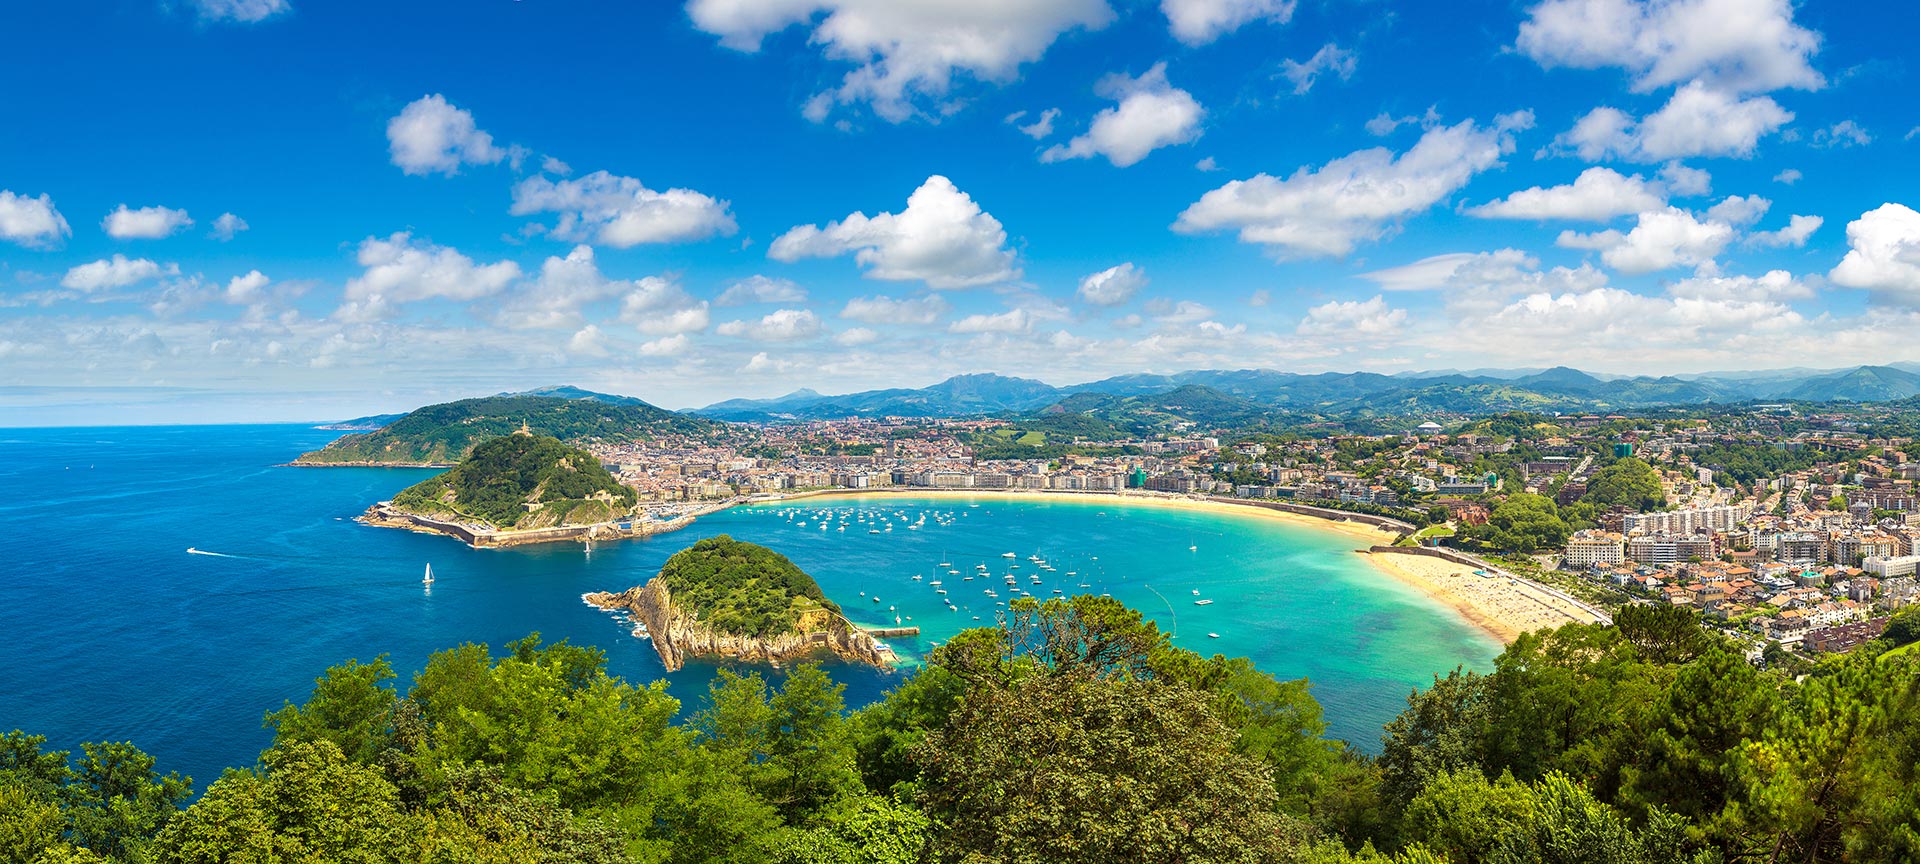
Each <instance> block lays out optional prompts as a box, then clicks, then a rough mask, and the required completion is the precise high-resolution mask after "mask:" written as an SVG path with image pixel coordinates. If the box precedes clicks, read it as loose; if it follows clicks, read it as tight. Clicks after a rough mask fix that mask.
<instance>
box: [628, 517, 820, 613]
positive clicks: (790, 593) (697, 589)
mask: <svg viewBox="0 0 1920 864" xmlns="http://www.w3.org/2000/svg"><path fill="white" fill-rule="evenodd" d="M660 580H661V582H662V583H663V584H665V585H666V587H667V591H668V592H670V593H671V594H672V595H673V602H674V605H675V606H677V607H680V608H684V609H689V610H692V611H693V612H694V614H696V615H698V616H699V618H700V623H702V624H705V625H706V626H707V627H708V628H709V629H711V630H714V631H716V632H720V633H731V634H735V635H739V636H756V637H766V636H772V635H775V634H778V633H785V632H788V631H790V630H792V629H793V628H794V626H795V625H796V624H797V623H798V622H799V620H800V614H801V613H802V612H803V611H805V610H807V609H810V608H816V607H824V608H826V609H828V610H829V611H832V612H835V613H838V612H839V611H840V607H839V606H837V605H835V604H834V602H833V601H831V600H828V599H827V595H826V594H825V593H824V592H822V591H821V590H820V585H819V583H817V582H815V581H813V577H811V576H808V575H807V574H806V571H804V570H801V569H800V568H799V567H798V566H796V565H795V564H794V563H793V562H792V561H789V560H787V556H785V555H781V554H780V553H778V552H775V551H773V550H772V549H768V548H767V547H765V546H760V545H756V544H753V543H743V542H741V541H738V540H735V539H733V538H732V537H730V536H728V535H725V534H721V535H719V536H717V537H708V538H706V539H704V540H701V541H699V542H697V543H695V544H693V545H692V546H689V547H687V548H685V549H682V550H680V551H679V552H676V553H674V554H673V557H671V558H668V559H667V563H666V564H665V565H664V566H662V567H661V568H660Z"/></svg>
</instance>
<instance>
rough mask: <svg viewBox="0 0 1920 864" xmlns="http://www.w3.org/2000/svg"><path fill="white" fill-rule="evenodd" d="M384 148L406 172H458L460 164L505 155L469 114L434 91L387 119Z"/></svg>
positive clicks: (491, 161) (493, 160)
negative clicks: (385, 147)
mask: <svg viewBox="0 0 1920 864" xmlns="http://www.w3.org/2000/svg"><path fill="white" fill-rule="evenodd" d="M387 149H388V151H389V152H390V153H391V154H392V158H393V164H395V165H398V166H400V170H401V171H403V172H405V173H407V174H433V173H440V174H458V173H459V172H460V166H461V165H492V164H494V163H496V162H499V161H500V160H502V159H505V158H507V151H505V150H502V149H500V148H499V147H495V146H493V136H492V135H488V134H487V133H485V132H483V131H481V130H480V128H479V127H478V126H476V125H475V124H474V122H473V115H472V114H470V113H468V112H466V111H464V110H462V109H459V108H455V107H454V106H453V105H452V104H451V103H449V102H447V99H446V97H445V96H442V95H440V94H438V93H434V94H432V95H429V96H422V97H420V98H418V99H415V100H413V101H412V102H409V103H407V107H405V108H402V109H400V113H399V114H397V115H394V118H393V119H392V120H389V121H387Z"/></svg>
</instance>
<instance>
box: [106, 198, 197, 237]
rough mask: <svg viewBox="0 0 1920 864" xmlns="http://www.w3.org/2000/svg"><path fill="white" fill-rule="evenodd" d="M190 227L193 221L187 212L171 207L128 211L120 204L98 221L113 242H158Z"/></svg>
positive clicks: (125, 206)
mask: <svg viewBox="0 0 1920 864" xmlns="http://www.w3.org/2000/svg"><path fill="white" fill-rule="evenodd" d="M191 227H193V220H192V219H191V218H189V217H188V216H187V211H185V210H175V209H173V208H171V207H142V208H140V209H138V210H130V209H128V208H127V205H125V204H122V205H120V206H119V207H116V208H114V211H113V212H112V213H108V214H107V218H105V219H102V220H100V228H101V229H102V230H104V231H106V232H107V236H109V237H112V238H113V239H115V240H158V239H160V238H162V237H165V236H167V235H169V234H172V233H173V232H175V231H178V230H180V229H182V228H191Z"/></svg>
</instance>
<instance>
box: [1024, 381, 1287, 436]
mask: <svg viewBox="0 0 1920 864" xmlns="http://www.w3.org/2000/svg"><path fill="white" fill-rule="evenodd" d="M1275 413H1276V412H1275V411H1274V410H1273V409H1271V408H1268V407H1266V406H1264V405H1261V404H1259V403H1257V402H1253V401H1251V400H1247V399H1242V398H1240V397H1238V396H1233V395H1231V394H1227V393H1222V392H1220V391H1219V390H1215V389H1213V388H1212V387H1207V386H1205V385H1201V384H1183V385H1181V386H1179V387H1175V388H1174V389H1172V390H1167V391H1164V392H1161V393H1143V394H1136V395H1132V396H1113V395H1108V394H1104V393H1092V392H1084V393H1075V394H1073V395H1071V396H1068V397H1067V398H1065V399H1062V400H1060V401H1059V402H1057V403H1054V404H1053V405H1049V406H1047V407H1046V408H1043V409H1041V410H1040V411H1039V412H1037V416H1039V417H1042V418H1055V417H1062V416H1070V415H1086V416H1088V417H1091V418H1093V419H1095V420H1098V421H1101V422H1103V423H1105V424H1109V425H1111V426H1112V427H1114V428H1116V429H1119V430H1122V431H1125V432H1126V433H1128V434H1131V435H1144V434H1148V433H1152V432H1171V431H1179V430H1181V429H1182V428H1186V427H1191V428H1193V429H1196V430H1208V429H1218V428H1223V427H1229V426H1243V425H1246V424H1247V423H1250V422H1254V421H1258V420H1263V419H1267V418H1269V417H1272V416H1274V414H1275Z"/></svg>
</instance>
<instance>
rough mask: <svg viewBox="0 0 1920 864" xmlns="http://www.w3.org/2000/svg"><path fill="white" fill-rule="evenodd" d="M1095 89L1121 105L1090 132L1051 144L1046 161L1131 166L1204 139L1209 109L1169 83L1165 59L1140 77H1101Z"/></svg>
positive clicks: (1099, 117)
mask: <svg viewBox="0 0 1920 864" xmlns="http://www.w3.org/2000/svg"><path fill="white" fill-rule="evenodd" d="M1094 92H1096V93H1098V94H1100V95H1101V96H1103V97H1105V98H1108V99H1112V100H1114V101H1116V102H1118V103H1119V104H1117V105H1115V106H1114V107H1112V108H1107V109H1103V110H1102V111H1101V112H1100V113H1098V114H1096V115H1094V117H1093V124H1092V125H1091V126H1089V127H1088V128H1087V132H1086V134H1085V135H1077V136H1074V138H1073V140H1071V141H1068V142H1067V143H1065V144H1055V145H1054V146H1052V147H1049V148H1047V149H1046V151H1045V152H1043V153H1041V154H1040V161H1042V162H1059V161H1061V160H1064V159H1086V158H1090V157H1092V156H1094V155H1100V156H1105V157H1107V161H1109V162H1112V163H1113V164H1114V165H1115V166H1116V167H1120V168H1125V167H1127V166H1128V165H1132V164H1134V163H1135V162H1139V161H1140V160H1142V159H1145V158H1147V154H1148V153H1152V152H1153V151H1154V150H1157V149H1159V148H1161V147H1168V146H1172V145H1174V144H1185V143H1187V142H1189V141H1192V140H1194V139H1195V138H1198V137H1200V120H1201V119H1202V118H1204V117H1205V116H1206V113H1207V112H1206V109H1204V108H1201V107H1200V103H1199V102H1197V101H1195V100H1194V98H1193V94H1190V93H1188V92H1187V91H1185V90H1181V89H1178V88H1176V87H1174V86H1172V85H1170V84H1168V83H1167V64H1165V63H1155V64H1154V65H1153V68H1152V69H1148V70H1147V71H1146V72H1145V73H1144V74H1142V75H1141V76H1140V77H1138V78H1129V77H1127V76H1126V75H1124V74H1115V75H1108V76H1107V77H1105V78H1102V79H1100V83H1099V84H1098V85H1096V86H1095V87H1094Z"/></svg>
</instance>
